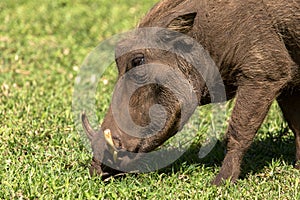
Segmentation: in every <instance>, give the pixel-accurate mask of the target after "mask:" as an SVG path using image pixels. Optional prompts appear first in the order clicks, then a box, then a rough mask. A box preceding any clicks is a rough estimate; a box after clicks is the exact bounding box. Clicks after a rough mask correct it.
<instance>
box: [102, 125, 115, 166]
mask: <svg viewBox="0 0 300 200" xmlns="http://www.w3.org/2000/svg"><path fill="white" fill-rule="evenodd" d="M104 138H105V141H106V142H107V144H109V146H110V147H111V148H112V149H111V153H112V154H113V159H114V162H116V161H117V158H118V151H117V149H116V147H115V145H114V143H113V140H112V136H111V131H110V129H106V130H105V131H104Z"/></svg>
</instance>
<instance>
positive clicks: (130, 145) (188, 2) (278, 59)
mask: <svg viewBox="0 0 300 200" xmlns="http://www.w3.org/2000/svg"><path fill="white" fill-rule="evenodd" d="M138 27H139V28H143V27H162V28H166V29H170V30H173V31H177V32H180V33H183V34H186V35H188V36H190V37H192V38H193V39H195V40H196V41H197V42H199V43H200V44H201V45H202V46H203V47H204V49H205V50H207V51H208V52H209V54H210V56H211V58H212V59H213V60H214V62H215V64H216V66H217V67H218V69H219V72H220V74H221V77H222V80H223V82H224V85H225V91H226V96H227V99H231V98H234V97H235V98H236V101H235V105H234V108H233V111H232V115H231V118H230V120H229V125H228V130H227V154H226V156H225V159H224V161H223V165H222V168H221V170H220V172H219V174H218V175H217V177H216V178H215V179H214V181H213V183H214V184H217V185H218V184H220V183H221V181H222V180H225V179H230V180H231V181H232V182H234V181H235V180H236V179H237V178H238V176H239V174H240V165H241V161H242V158H243V155H244V153H245V151H246V150H247V149H248V148H249V146H250V144H251V142H252V140H253V138H254V136H255V133H256V132H257V130H258V129H259V127H260V125H261V124H262V122H263V120H264V118H265V116H266V115H267V112H268V110H269V108H270V106H271V104H272V102H273V101H274V100H277V101H278V103H279V105H280V108H281V109H282V112H283V115H284V117H285V119H286V121H287V122H288V125H289V127H290V128H291V129H292V131H293V132H294V134H295V139H296V143H295V144H296V161H299V159H300V72H299V66H300V1H299V0H261V1H258V0H243V1H242V0H164V1H161V2H160V3H158V4H157V5H155V6H154V7H153V8H152V9H151V10H150V12H149V13H148V14H147V15H146V16H145V17H144V18H143V19H142V20H141V22H140V24H139V26H138ZM126 45H128V46H129V45H134V39H132V38H131V39H128V41H124V42H123V43H122V45H120V46H119V47H118V48H125V47H126ZM117 51H118V49H117ZM116 62H117V66H118V70H119V77H122V76H123V75H124V74H125V73H126V72H128V71H129V70H130V69H132V68H136V67H138V66H140V65H144V64H148V63H161V64H164V65H168V66H172V67H176V68H177V69H179V70H180V71H181V72H182V74H183V75H184V76H185V77H187V79H188V80H189V82H190V83H191V84H192V85H193V88H194V92H195V94H196V96H197V98H198V105H204V104H208V103H210V97H211V96H210V94H209V91H208V89H207V86H206V84H205V82H204V81H203V78H202V77H201V75H200V74H199V73H198V72H197V71H193V68H192V67H190V65H189V64H188V63H187V62H185V61H184V59H182V58H179V57H178V56H176V55H174V54H172V53H168V52H162V51H161V50H155V49H140V50H136V51H133V52H128V53H126V54H124V55H122V56H120V57H118V58H117V59H116ZM160 74H162V75H163V69H162V72H160ZM174 84H175V83H174ZM176 84H178V83H176ZM123 95H125V96H126V92H124V93H123ZM156 104H160V105H162V106H164V107H165V109H166V119H167V120H166V122H165V125H164V128H163V129H162V130H161V131H159V132H158V133H157V134H155V135H152V136H151V137H146V138H139V137H134V136H132V135H130V134H127V133H125V132H124V131H122V130H120V128H119V127H118V126H117V124H116V122H115V121H114V117H113V113H112V109H111V108H110V109H109V111H108V113H107V115H106V117H105V119H104V122H103V124H102V126H101V129H102V130H107V129H109V130H110V131H111V136H112V138H111V139H107V140H106V141H105V140H104V139H103V137H100V136H97V133H95V132H94V131H93V130H92V129H91V128H90V126H89V124H88V121H87V119H86V116H84V115H83V125H84V127H85V129H86V131H87V133H88V136H89V138H90V140H91V143H92V148H93V152H94V158H93V163H92V167H91V172H92V173H94V172H96V173H98V174H101V175H110V173H112V172H111V171H107V172H106V171H105V169H104V168H103V166H101V156H100V154H101V153H99V151H100V149H103V145H104V146H105V145H107V142H110V143H112V146H114V147H113V148H115V150H116V151H129V152H150V151H152V150H154V149H155V148H157V147H158V146H160V145H162V144H163V143H164V142H165V141H166V140H167V139H169V138H170V137H171V136H173V135H174V134H175V133H176V132H177V131H178V130H179V129H180V128H181V127H180V124H179V123H180V122H179V121H180V117H181V113H180V109H181V102H179V101H178V100H176V97H175V96H174V95H173V94H172V92H171V91H169V90H168V89H167V88H164V87H161V86H159V85H156V84H150V85H147V86H144V87H142V88H139V89H138V90H137V91H136V92H135V93H134V94H133V95H132V97H131V98H130V105H129V106H130V115H131V117H132V119H133V121H134V122H135V123H136V124H138V125H140V126H146V125H147V124H149V123H150V121H151V119H150V117H149V108H150V107H151V106H152V105H156ZM112 162H113V161H112ZM299 166H300V165H297V164H296V167H299Z"/></svg>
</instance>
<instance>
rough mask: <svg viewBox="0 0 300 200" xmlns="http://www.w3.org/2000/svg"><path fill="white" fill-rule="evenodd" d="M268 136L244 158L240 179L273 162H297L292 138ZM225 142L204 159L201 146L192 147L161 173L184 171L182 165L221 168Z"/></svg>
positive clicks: (253, 146)
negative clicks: (200, 154) (200, 150)
mask: <svg viewBox="0 0 300 200" xmlns="http://www.w3.org/2000/svg"><path fill="white" fill-rule="evenodd" d="M281 136H282V135H280V137H279V136H278V135H277V136H270V135H269V136H268V137H267V138H264V139H256V140H255V141H254V142H253V143H252V145H251V147H250V149H249V150H248V151H247V153H246V154H245V156H244V159H243V163H242V166H241V176H240V179H244V178H246V177H247V175H248V174H249V173H252V174H256V173H259V172H260V171H262V170H263V169H264V168H265V167H266V166H268V165H270V163H272V161H273V160H278V159H280V160H283V161H284V162H285V163H286V164H288V165H294V162H295V142H294V138H293V137H292V136H289V137H281ZM225 149H226V145H225V142H220V141H219V142H218V143H217V144H216V145H215V147H214V148H213V150H212V151H211V152H210V153H209V154H208V155H207V156H206V157H205V158H203V159H200V158H198V152H199V146H198V145H196V144H195V145H192V146H191V147H190V149H189V150H188V151H187V152H185V153H184V155H183V156H182V157H181V158H180V159H178V160H177V161H176V162H174V163H173V164H172V165H170V166H169V167H167V168H165V169H162V170H160V172H163V173H166V174H170V173H174V172H177V171H179V170H180V169H182V167H181V164H182V163H186V166H189V165H193V164H196V165H204V167H207V168H215V167H221V165H222V161H223V159H224V157H225Z"/></svg>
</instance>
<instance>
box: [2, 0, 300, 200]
mask: <svg viewBox="0 0 300 200" xmlns="http://www.w3.org/2000/svg"><path fill="white" fill-rule="evenodd" d="M155 2H156V0H143V1H137V0H98V1H96V0H76V1H67V0H64V1H63V0H57V1H50V0H47V1H42V0H36V1H31V0H18V1H17V0H1V1H0V10H1V12H0V22H1V23H0V57H1V60H0V199H76V198H79V199H145V198H148V199H299V198H300V192H299V191H300V186H299V181H300V173H299V172H298V171H297V170H294V169H293V158H294V141H293V136H292V134H291V132H290V131H288V130H287V128H286V124H285V123H284V122H283V121H282V118H281V115H280V112H279V111H278V107H277V105H276V104H275V105H274V106H273V107H272V110H271V112H270V114H269V116H268V118H267V119H266V121H265V123H264V124H263V126H262V128H261V129H260V131H259V133H258V135H257V137H256V139H255V141H254V143H253V145H252V148H251V149H250V150H249V152H248V153H247V155H246V156H245V159H244V164H243V171H242V175H241V179H240V180H239V181H238V182H237V184H236V185H229V184H225V185H224V186H221V187H218V188H217V187H214V186H211V185H210V181H211V180H212V179H213V177H214V176H215V175H216V174H217V172H218V170H219V166H220V164H221V161H222V158H223V148H222V146H221V145H219V146H217V147H216V148H215V149H214V150H213V151H212V152H211V153H210V154H209V155H208V156H207V157H206V158H205V159H202V160H199V159H197V151H196V148H191V149H190V150H189V151H188V152H187V153H186V154H185V155H184V156H183V158H181V159H180V160H179V161H177V162H176V163H174V164H173V165H171V166H170V167H168V168H167V169H164V170H162V171H160V172H152V173H148V174H139V175H128V176H126V177H124V178H122V179H111V180H110V181H109V182H107V183H103V182H102V181H101V180H100V178H99V177H93V178H91V177H90V176H89V173H88V166H89V163H90V160H91V154H90V152H89V150H88V149H87V148H86V147H85V145H84V144H83V143H82V141H81V139H80V136H79V134H78V133H77V132H76V130H75V125H74V122H73V117H72V92H73V85H74V81H75V77H76V75H77V73H78V67H79V66H80V65H81V63H82V61H83V60H84V58H85V56H86V55H87V54H88V53H89V52H90V51H91V50H92V49H93V48H94V47H96V46H97V44H98V43H99V42H100V41H101V40H103V39H105V38H108V37H110V36H112V35H114V34H117V33H120V32H124V31H127V30H130V29H132V28H133V27H134V26H135V25H136V24H137V22H138V19H139V18H140V17H141V16H143V15H144V14H145V13H146V11H147V10H148V9H149V8H150V7H151V6H152V5H153V4H154V3H155ZM115 77H116V74H115V71H113V70H112V71H109V72H107V74H106V75H105V76H104V77H103V79H108V80H109V84H108V85H107V87H102V86H101V87H99V88H100V89H99V90H100V91H99V93H100V94H101V95H98V96H99V98H101V99H97V102H98V108H99V113H98V116H99V118H100V119H99V120H101V118H102V117H103V115H104V111H105V110H106V109H107V107H108V105H109V99H110V95H111V89H112V86H113V80H114V79H115Z"/></svg>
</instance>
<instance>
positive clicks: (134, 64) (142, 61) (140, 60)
mask: <svg viewBox="0 0 300 200" xmlns="http://www.w3.org/2000/svg"><path fill="white" fill-rule="evenodd" d="M143 64H145V57H144V56H143V55H139V56H137V57H135V58H133V59H132V60H131V65H132V67H137V66H140V65H143Z"/></svg>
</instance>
